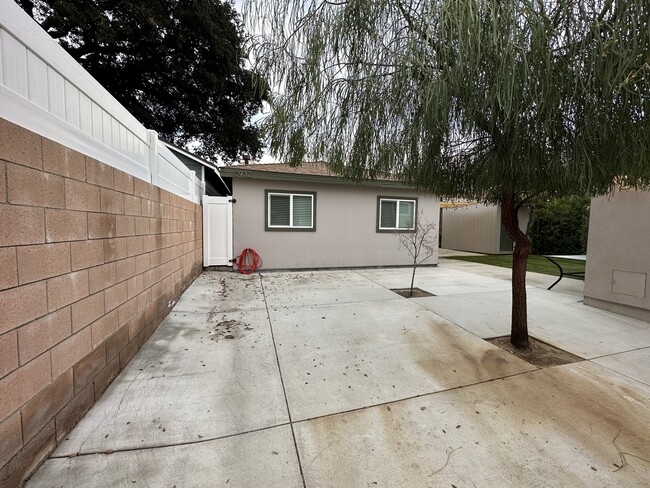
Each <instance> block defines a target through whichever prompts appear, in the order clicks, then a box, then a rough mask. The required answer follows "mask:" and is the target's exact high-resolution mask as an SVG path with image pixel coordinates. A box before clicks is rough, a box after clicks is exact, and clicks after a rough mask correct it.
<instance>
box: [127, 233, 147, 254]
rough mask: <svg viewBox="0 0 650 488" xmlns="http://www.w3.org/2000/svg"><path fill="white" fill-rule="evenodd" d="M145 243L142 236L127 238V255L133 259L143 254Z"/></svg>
mask: <svg viewBox="0 0 650 488" xmlns="http://www.w3.org/2000/svg"><path fill="white" fill-rule="evenodd" d="M143 249H144V241H143V239H142V236H135V237H127V238H126V255H127V256H129V257H131V256H135V255H137V254H142V253H143V252H144V251H143Z"/></svg>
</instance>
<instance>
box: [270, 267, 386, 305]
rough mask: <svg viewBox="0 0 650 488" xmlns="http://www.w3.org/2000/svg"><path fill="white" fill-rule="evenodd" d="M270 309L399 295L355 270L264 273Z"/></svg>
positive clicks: (373, 299) (382, 298)
mask: <svg viewBox="0 0 650 488" xmlns="http://www.w3.org/2000/svg"><path fill="white" fill-rule="evenodd" d="M262 278H263V280H264V293H265V294H266V302H267V304H268V307H269V309H280V308H282V307H305V306H311V305H327V304H335V303H348V302H361V301H375V300H390V299H392V298H395V294H394V293H393V292H392V291H390V290H387V289H386V288H384V287H383V286H381V285H378V284H376V283H373V282H371V281H370V280H368V279H366V278H364V277H363V276H361V275H360V274H358V273H357V272H355V271H351V270H341V271H306V272H300V273H293V272H273V273H262Z"/></svg>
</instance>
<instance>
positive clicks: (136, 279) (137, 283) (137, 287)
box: [126, 273, 144, 300]
mask: <svg viewBox="0 0 650 488" xmlns="http://www.w3.org/2000/svg"><path fill="white" fill-rule="evenodd" d="M126 284H127V296H128V298H129V300H130V299H131V298H134V297H136V296H137V295H139V294H140V293H141V292H142V291H143V290H144V273H143V274H139V275H135V276H133V277H132V278H129V279H128V280H127V282H126Z"/></svg>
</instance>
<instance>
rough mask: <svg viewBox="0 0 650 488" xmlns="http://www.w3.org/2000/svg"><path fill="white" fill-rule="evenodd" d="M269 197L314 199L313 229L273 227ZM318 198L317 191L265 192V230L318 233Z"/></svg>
mask: <svg viewBox="0 0 650 488" xmlns="http://www.w3.org/2000/svg"><path fill="white" fill-rule="evenodd" d="M269 195H299V196H300V195H303V196H311V197H312V220H311V227H291V226H287V227H271V226H270V225H269V224H270V220H271V215H270V213H269V212H270V210H271V208H270V205H269ZM316 196H317V192H315V191H297V190H296V191H294V190H264V230H265V231H266V232H316Z"/></svg>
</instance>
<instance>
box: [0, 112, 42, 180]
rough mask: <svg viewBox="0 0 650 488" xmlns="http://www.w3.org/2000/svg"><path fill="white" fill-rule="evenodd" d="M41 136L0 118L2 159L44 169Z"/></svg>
mask: <svg viewBox="0 0 650 488" xmlns="http://www.w3.org/2000/svg"><path fill="white" fill-rule="evenodd" d="M41 139H42V138H41V136H39V135H38V134H36V133H34V132H32V131H29V130H27V129H25V128H23V127H20V126H19V125H16V124H12V123H11V122H9V121H8V120H5V119H1V118H0V159H4V160H6V161H11V162H12V163H17V164H22V165H24V166H31V167H32V168H38V169H43V143H42V140H41Z"/></svg>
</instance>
